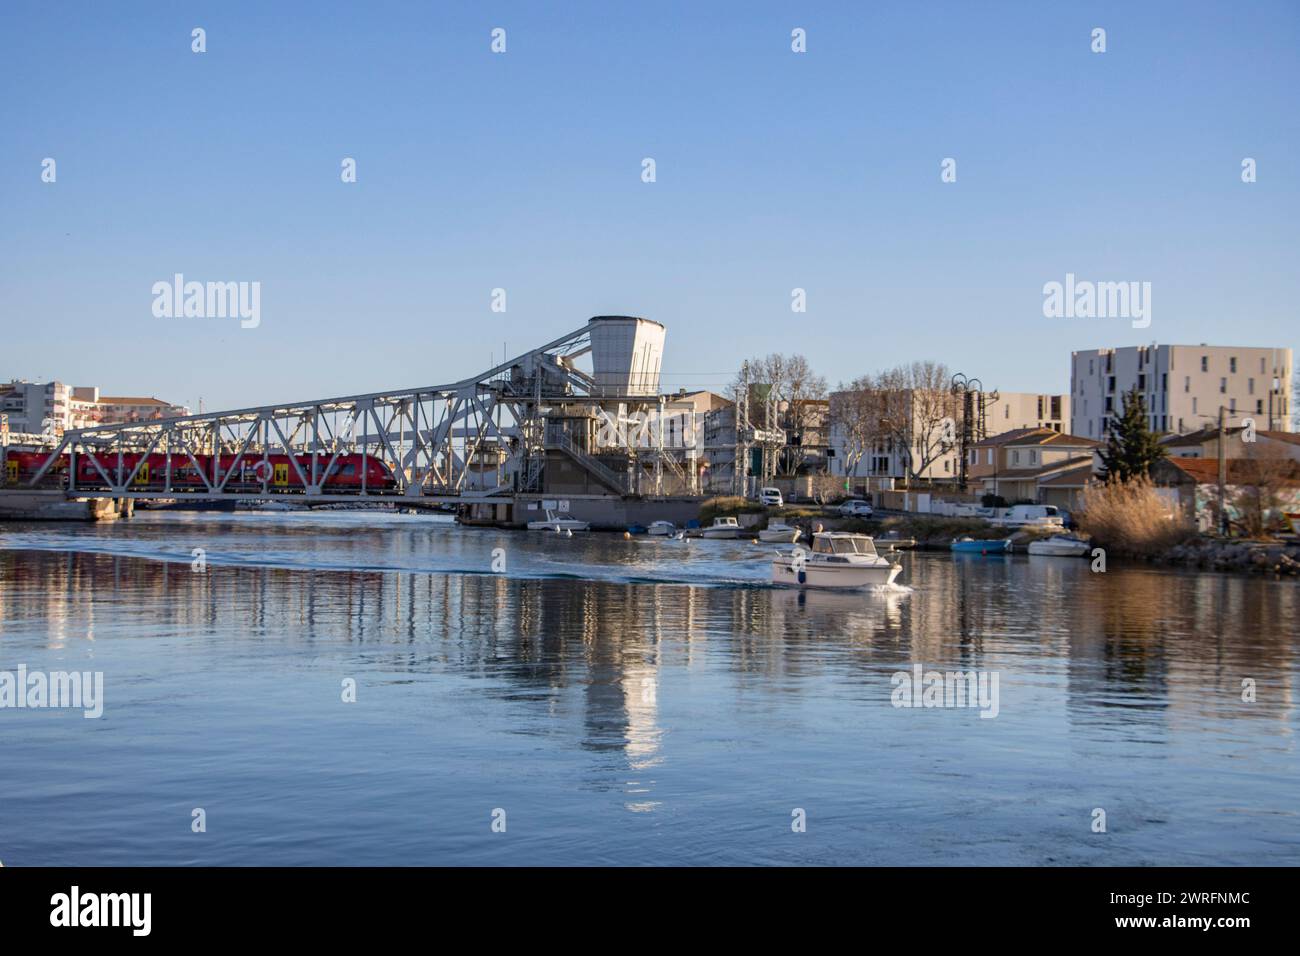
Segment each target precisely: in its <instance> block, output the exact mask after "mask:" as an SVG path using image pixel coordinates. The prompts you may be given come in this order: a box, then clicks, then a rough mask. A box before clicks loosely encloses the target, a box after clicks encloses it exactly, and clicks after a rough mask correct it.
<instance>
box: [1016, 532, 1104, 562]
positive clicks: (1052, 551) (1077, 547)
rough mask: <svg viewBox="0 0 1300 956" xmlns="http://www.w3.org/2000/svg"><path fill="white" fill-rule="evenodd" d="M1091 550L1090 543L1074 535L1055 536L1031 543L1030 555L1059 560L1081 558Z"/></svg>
mask: <svg viewBox="0 0 1300 956" xmlns="http://www.w3.org/2000/svg"><path fill="white" fill-rule="evenodd" d="M1089 550H1090V548H1089V545H1088V542H1087V541H1084V540H1083V539H1082V538H1076V537H1075V536H1074V535H1072V534H1054V535H1052V536H1051V537H1050V538H1043V539H1042V540H1040V541H1031V542H1029V548H1028V551H1029V553H1030V554H1042V555H1049V556H1052V557H1057V558H1080V557H1083V556H1084V555H1085V554H1087V553H1088V551H1089Z"/></svg>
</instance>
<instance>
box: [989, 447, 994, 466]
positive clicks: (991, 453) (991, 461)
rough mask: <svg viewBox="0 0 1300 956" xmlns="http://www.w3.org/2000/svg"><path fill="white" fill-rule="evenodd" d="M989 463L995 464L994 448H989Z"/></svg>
mask: <svg viewBox="0 0 1300 956" xmlns="http://www.w3.org/2000/svg"><path fill="white" fill-rule="evenodd" d="M989 464H990V465H991V464H993V449H992V448H990V449H989Z"/></svg>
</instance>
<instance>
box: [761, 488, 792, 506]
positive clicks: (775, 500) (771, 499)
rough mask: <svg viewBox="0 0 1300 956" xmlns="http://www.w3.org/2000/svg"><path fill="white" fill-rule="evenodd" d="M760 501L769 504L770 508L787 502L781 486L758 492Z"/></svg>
mask: <svg viewBox="0 0 1300 956" xmlns="http://www.w3.org/2000/svg"><path fill="white" fill-rule="evenodd" d="M758 500H759V502H760V503H762V504H765V505H767V506H768V507H769V508H780V507H781V506H782V505H784V504H785V502H784V501H783V500H782V498H781V489H780V488H764V489H762V490H761V491H760V492H759V493H758Z"/></svg>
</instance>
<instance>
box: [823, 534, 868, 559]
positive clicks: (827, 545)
mask: <svg viewBox="0 0 1300 956" xmlns="http://www.w3.org/2000/svg"><path fill="white" fill-rule="evenodd" d="M812 549H813V553H814V554H875V553H876V545H875V542H873V541H872V540H871V538H870V537H868V536H867V535H865V534H850V533H848V532H843V531H826V532H823V533H821V534H815V535H813V547H812Z"/></svg>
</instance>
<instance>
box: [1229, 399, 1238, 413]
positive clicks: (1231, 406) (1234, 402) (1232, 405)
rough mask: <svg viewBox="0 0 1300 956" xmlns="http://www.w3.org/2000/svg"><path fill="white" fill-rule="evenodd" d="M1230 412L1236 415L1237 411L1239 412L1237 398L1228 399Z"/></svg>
mask: <svg viewBox="0 0 1300 956" xmlns="http://www.w3.org/2000/svg"><path fill="white" fill-rule="evenodd" d="M1228 411H1230V412H1233V413H1236V411H1237V400H1236V399H1235V398H1230V399H1228Z"/></svg>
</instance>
